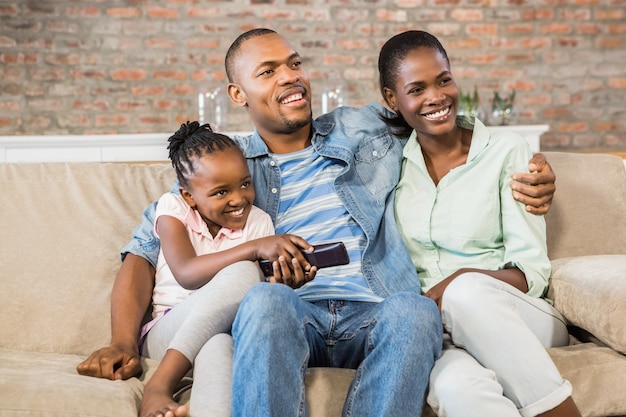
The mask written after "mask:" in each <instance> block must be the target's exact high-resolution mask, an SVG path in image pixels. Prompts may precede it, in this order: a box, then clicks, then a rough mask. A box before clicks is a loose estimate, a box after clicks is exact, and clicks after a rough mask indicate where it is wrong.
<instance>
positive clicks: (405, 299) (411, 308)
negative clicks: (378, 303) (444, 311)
mask: <svg viewBox="0 0 626 417" xmlns="http://www.w3.org/2000/svg"><path fill="white" fill-rule="evenodd" d="M382 306H383V314H384V315H385V317H386V320H389V321H393V322H395V323H396V325H398V326H400V327H408V326H411V327H413V328H416V327H431V328H433V329H437V331H441V329H442V325H441V315H440V314H439V310H438V309H437V305H436V304H435V303H434V302H433V301H432V300H431V299H429V298H426V297H424V296H422V295H420V294H418V293H414V292H409V291H406V292H401V293H397V294H393V295H391V296H390V297H388V298H386V299H385V300H384V301H383V302H382Z"/></svg>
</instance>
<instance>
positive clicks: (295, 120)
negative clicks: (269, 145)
mask: <svg viewBox="0 0 626 417" xmlns="http://www.w3.org/2000/svg"><path fill="white" fill-rule="evenodd" d="M229 94H230V95H231V98H232V99H233V101H235V102H236V103H238V104H239V105H242V106H244V105H245V106H247V108H248V113H249V115H250V117H251V119H252V122H253V123H254V125H255V127H256V128H257V130H258V131H259V133H260V134H261V136H264V134H266V133H269V134H276V133H291V132H295V131H297V130H299V129H301V128H303V127H305V126H307V125H308V124H309V123H310V122H311V114H312V113H311V85H310V84H309V78H308V75H307V73H306V71H305V70H304V69H303V68H302V62H301V60H300V56H299V55H298V53H297V52H296V51H295V50H294V49H293V47H292V46H291V45H290V44H289V42H287V40H285V39H284V38H283V37H282V36H280V35H278V34H267V35H261V36H257V37H254V38H251V39H248V40H247V41H245V42H244V43H243V44H242V45H241V49H240V50H239V52H238V53H237V55H236V56H235V62H234V73H233V83H232V84H231V85H230V86H229Z"/></svg>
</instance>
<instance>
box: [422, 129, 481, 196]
mask: <svg viewBox="0 0 626 417" xmlns="http://www.w3.org/2000/svg"><path fill="white" fill-rule="evenodd" d="M417 141H418V142H419V144H420V147H421V148H422V155H423V156H424V161H425V163H426V168H427V170H428V174H429V175H430V178H431V179H432V180H433V182H434V183H435V185H437V184H439V181H441V179H442V178H443V177H444V176H445V175H446V174H447V173H448V172H450V171H451V170H452V169H454V168H456V167H458V166H461V165H464V164H465V163H466V162H467V155H468V154H469V149H470V144H471V142H472V132H471V131H470V130H466V129H462V128H460V127H458V126H457V127H456V128H455V129H454V130H452V131H451V132H450V133H449V134H446V135H440V136H428V135H420V134H418V135H417Z"/></svg>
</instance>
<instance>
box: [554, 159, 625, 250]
mask: <svg viewBox="0 0 626 417" xmlns="http://www.w3.org/2000/svg"><path fill="white" fill-rule="evenodd" d="M545 154H546V157H547V159H548V161H549V162H550V165H551V166H552V168H553V169H554V172H555V173H556V176H557V179H556V187H557V191H556V194H555V195H554V200H553V202H552V207H551V208H550V211H549V212H548V214H546V226H547V238H548V255H549V257H550V259H559V258H566V257H572V256H587V255H605V254H626V172H625V171H624V163H623V161H622V158H620V157H618V156H615V155H601V154H575V153H567V152H546V153H545Z"/></svg>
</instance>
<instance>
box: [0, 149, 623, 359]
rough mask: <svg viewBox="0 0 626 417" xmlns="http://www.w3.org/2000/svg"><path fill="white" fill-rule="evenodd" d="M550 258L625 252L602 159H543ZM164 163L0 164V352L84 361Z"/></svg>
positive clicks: (101, 336) (160, 187) (615, 168)
mask: <svg viewBox="0 0 626 417" xmlns="http://www.w3.org/2000/svg"><path fill="white" fill-rule="evenodd" d="M546 155H547V157H548V160H549V162H550V164H551V165H552V167H553V169H554V170H555V172H556V173H557V193H556V196H555V199H554V203H553V206H552V209H551V210H550V212H549V213H548V215H547V217H546V221H547V225H548V247H549V254H550V257H551V258H552V259H556V258H560V257H566V256H577V255H585V254H589V255H593V254H610V253H626V247H625V244H626V173H625V172H624V165H623V164H622V160H621V159H620V158H618V157H611V156H607V155H577V154H566V153H546ZM174 177H175V174H174V171H173V169H172V168H171V166H170V165H169V164H154V165H143V164H102V163H69V164H51V163H45V164H0V190H1V192H2V194H3V195H2V199H0V233H1V234H2V241H1V243H0V245H1V248H0V306H2V314H1V315H0V348H7V349H20V350H29V351H38V352H59V353H74V354H80V355H87V354H89V353H91V352H92V351H93V350H94V349H96V348H98V347H101V346H104V345H105V344H107V343H108V342H109V337H110V311H109V310H110V295H111V288H112V285H113V281H114V279H115V275H116V273H117V271H118V269H119V266H120V259H119V250H120V249H121V248H122V247H123V246H124V245H125V244H126V243H127V242H128V241H129V240H130V238H131V235H132V229H133V228H134V227H135V226H136V225H138V224H139V222H140V221H141V213H142V211H143V209H144V208H145V207H147V206H148V205H149V204H150V203H152V202H153V201H154V200H156V199H157V198H158V197H159V196H160V195H161V194H163V193H164V192H167V191H169V190H170V188H171V186H172V184H173V183H174V179H175V178H174Z"/></svg>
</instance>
